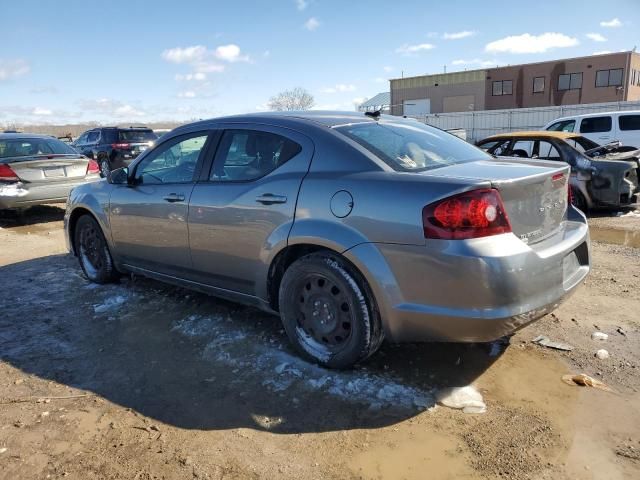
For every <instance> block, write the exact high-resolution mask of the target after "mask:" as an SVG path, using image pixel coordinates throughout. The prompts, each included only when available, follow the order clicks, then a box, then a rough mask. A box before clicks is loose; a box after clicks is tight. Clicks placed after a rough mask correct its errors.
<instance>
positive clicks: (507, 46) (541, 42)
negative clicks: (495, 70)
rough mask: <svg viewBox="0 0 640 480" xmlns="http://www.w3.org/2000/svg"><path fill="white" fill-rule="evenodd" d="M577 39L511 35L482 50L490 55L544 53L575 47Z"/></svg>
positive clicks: (561, 36)
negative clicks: (555, 49)
mask: <svg viewBox="0 0 640 480" xmlns="http://www.w3.org/2000/svg"><path fill="white" fill-rule="evenodd" d="M579 43H580V42H579V41H578V39H577V38H574V37H569V36H567V35H564V34H562V33H551V32H548V33H543V34H541V35H531V34H529V33H523V34H522V35H513V36H509V37H505V38H501V39H500V40H496V41H494V42H491V43H488V44H487V45H486V46H485V47H484V49H485V51H487V52H490V53H498V52H499V53H502V52H504V53H544V52H546V51H547V50H552V49H554V48H566V47H575V46H576V45H578V44H579Z"/></svg>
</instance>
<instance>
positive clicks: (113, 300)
mask: <svg viewBox="0 0 640 480" xmlns="http://www.w3.org/2000/svg"><path fill="white" fill-rule="evenodd" d="M126 300H127V299H126V297H125V296H123V295H116V296H115V297H109V298H107V299H106V300H105V301H104V302H103V303H101V304H98V305H94V306H93V311H94V312H95V313H104V312H108V311H109V310H115V309H116V308H120V307H121V306H122V304H123V303H124V302H126Z"/></svg>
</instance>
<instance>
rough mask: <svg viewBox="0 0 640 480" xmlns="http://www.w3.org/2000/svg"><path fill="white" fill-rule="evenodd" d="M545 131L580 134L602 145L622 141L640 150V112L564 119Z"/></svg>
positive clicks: (591, 114) (548, 126)
mask: <svg viewBox="0 0 640 480" xmlns="http://www.w3.org/2000/svg"><path fill="white" fill-rule="evenodd" d="M543 129H544V130H552V131H556V132H576V133H580V134H581V135H583V136H585V137H587V138H588V139H590V140H593V141H594V142H596V143H598V144H600V145H603V144H605V143H609V142H613V141H615V140H620V141H621V142H622V145H625V146H627V145H629V146H634V147H639V148H640V110H628V111H619V112H602V113H588V114H585V115H575V116H572V117H562V118H557V119H555V120H554V121H552V122H550V123H548V124H547V125H545V126H544V128H543Z"/></svg>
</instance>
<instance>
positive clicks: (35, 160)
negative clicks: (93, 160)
mask: <svg viewBox="0 0 640 480" xmlns="http://www.w3.org/2000/svg"><path fill="white" fill-rule="evenodd" d="M2 163H4V164H6V165H7V166H8V167H9V168H11V170H12V171H13V172H14V173H15V174H16V176H17V177H18V179H19V180H20V181H22V182H25V183H55V182H60V181H67V180H70V179H78V178H82V177H85V176H86V174H87V167H88V165H89V159H88V158H86V157H83V156H81V155H68V154H63V155H55V154H51V155H34V156H29V157H16V158H8V159H5V161H3V162H2Z"/></svg>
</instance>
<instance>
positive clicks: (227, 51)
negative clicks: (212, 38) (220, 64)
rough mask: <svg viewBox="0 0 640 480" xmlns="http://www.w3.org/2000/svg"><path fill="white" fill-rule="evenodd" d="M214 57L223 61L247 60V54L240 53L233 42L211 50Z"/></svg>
mask: <svg viewBox="0 0 640 480" xmlns="http://www.w3.org/2000/svg"><path fill="white" fill-rule="evenodd" d="M213 54H214V55H215V57H216V58H218V59H220V60H224V61H225V62H232V63H233V62H248V61H249V56H248V55H241V52H240V47H239V46H238V45H235V44H233V43H230V44H229V45H220V46H219V47H217V48H216V49H215V51H214V52H213Z"/></svg>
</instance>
